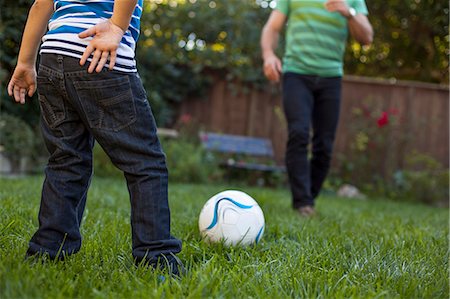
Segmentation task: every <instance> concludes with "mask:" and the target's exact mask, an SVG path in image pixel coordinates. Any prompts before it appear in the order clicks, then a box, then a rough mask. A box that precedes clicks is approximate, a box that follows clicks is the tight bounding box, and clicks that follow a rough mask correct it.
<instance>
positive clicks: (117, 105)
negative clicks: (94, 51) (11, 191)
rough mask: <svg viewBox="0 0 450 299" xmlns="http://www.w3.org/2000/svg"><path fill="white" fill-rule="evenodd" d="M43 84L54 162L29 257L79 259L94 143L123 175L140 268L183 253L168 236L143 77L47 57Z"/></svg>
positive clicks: (163, 183)
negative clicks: (90, 68)
mask: <svg viewBox="0 0 450 299" xmlns="http://www.w3.org/2000/svg"><path fill="white" fill-rule="evenodd" d="M37 81H38V95H39V102H40V107H41V129H42V135H43V138H44V141H45V144H46V147H47V149H48V151H49V153H50V157H49V160H48V164H47V166H46V168H45V180H44V183H43V188H42V197H41V206H40V210H39V229H38V230H37V232H36V233H35V234H34V235H33V237H32V238H31V241H30V243H29V248H28V251H27V255H34V254H36V253H40V254H42V253H45V254H48V255H49V256H50V257H51V258H60V259H61V258H63V257H64V256H65V255H70V254H73V253H76V252H77V251H79V249H80V247H81V234H80V225H81V220H82V216H83V211H84V207H85V204H86V196H87V191H88V188H89V184H90V181H91V177H92V173H93V168H92V148H93V145H94V140H96V141H97V142H98V143H99V144H100V145H101V147H102V148H103V149H104V151H105V152H106V153H107V155H108V156H109V158H110V159H111V161H112V163H113V164H114V165H115V166H116V167H118V168H119V169H120V170H121V171H123V173H124V176H125V179H126V183H127V186H128V191H129V194H130V201H131V229H132V254H133V257H134V258H135V261H136V262H141V261H142V260H144V262H150V263H156V262H157V261H158V259H160V258H163V257H164V258H169V259H171V257H173V254H175V253H178V252H180V251H181V241H180V240H178V239H176V238H174V237H172V236H171V235H170V210H169V205H168V198H167V193H168V190H167V188H168V171H167V167H166V162H165V155H164V153H163V151H162V149H161V145H160V143H159V140H158V137H157V135H156V124H155V120H154V118H153V114H152V112H151V109H150V106H149V103H148V101H147V98H146V93H145V90H144V88H143V86H142V83H141V80H140V78H139V75H138V74H137V73H122V72H117V71H108V70H106V69H104V70H103V71H102V72H100V73H92V74H89V73H88V72H87V66H83V67H82V66H80V65H79V59H75V58H71V57H68V56H62V55H56V54H44V55H42V56H41V62H40V65H39V71H38V77H37ZM111 229H114V228H111Z"/></svg>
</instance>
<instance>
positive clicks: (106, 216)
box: [0, 177, 449, 299]
mask: <svg viewBox="0 0 450 299" xmlns="http://www.w3.org/2000/svg"><path fill="white" fill-rule="evenodd" d="M41 182H42V178H41V177H30V178H22V179H0V211H1V215H2V217H1V218H0V298H4V299H9V298H249V297H251V298H287V297H298V298H351V297H354V298H448V297H449V281H448V261H449V254H448V253H449V250H448V232H449V229H448V221H449V220H448V211H447V210H443V209H437V208H433V207H428V206H423V205H414V204H406V203H396V202H391V201H387V200H372V201H358V200H346V199H339V198H335V197H322V198H320V200H319V201H318V211H319V212H320V216H319V217H317V218H315V219H303V218H300V217H299V216H298V215H297V214H296V213H294V212H293V211H292V210H291V209H290V199H289V193H288V191H287V190H272V189H264V188H245V189H244V190H245V191H246V192H247V193H249V194H250V195H252V196H253V197H254V198H255V199H257V201H258V202H259V203H260V205H261V208H262V209H263V211H264V213H265V218H266V231H265V234H264V236H263V238H262V241H261V243H260V244H258V245H257V246H255V247H248V248H225V247H223V246H222V245H220V244H219V245H214V246H209V245H207V244H205V243H203V242H202V240H201V238H200V236H199V233H198V228H197V219H198V214H199V212H200V209H201V207H202V205H203V204H204V202H205V201H206V200H207V199H208V198H209V197H210V196H212V195H213V194H215V193H217V192H219V191H222V190H224V189H231V188H233V186H229V185H228V186H226V185H223V186H206V185H180V184H171V185H170V204H171V210H172V232H173V234H174V235H175V236H177V237H179V238H181V239H182V240H183V246H184V248H183V251H182V252H181V253H180V255H179V257H180V258H181V259H182V260H183V261H184V263H185V265H186V266H187V268H188V270H189V272H188V274H187V275H186V276H185V277H184V278H183V279H182V280H173V279H168V280H166V281H165V282H163V283H161V282H158V279H157V274H158V273H155V272H153V271H149V270H146V269H145V268H142V267H140V268H135V267H134V266H133V261H132V257H131V236H130V225H129V201H128V194H127V192H126V186H125V183H124V181H121V180H112V179H110V180H109V179H94V181H93V184H92V186H91V189H90V193H89V197H88V204H87V207H86V212H85V215H84V220H83V225H82V234H83V236H84V240H83V247H82V250H81V251H80V252H79V253H78V254H76V255H74V256H73V257H70V258H69V259H68V260H66V261H65V262H47V263H35V264H33V263H29V262H25V261H24V260H23V257H24V253H25V251H26V248H27V243H28V240H29V239H30V237H31V235H32V234H33V233H34V231H35V229H36V228H37V212H38V208H39V195H40V188H41Z"/></svg>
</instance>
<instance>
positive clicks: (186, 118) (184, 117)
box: [180, 114, 192, 125]
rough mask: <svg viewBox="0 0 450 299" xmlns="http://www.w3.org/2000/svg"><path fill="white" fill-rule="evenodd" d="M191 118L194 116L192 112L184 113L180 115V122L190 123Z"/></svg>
mask: <svg viewBox="0 0 450 299" xmlns="http://www.w3.org/2000/svg"><path fill="white" fill-rule="evenodd" d="M191 120H192V116H191V115H190V114H183V115H181V117H180V123H182V124H184V125H185V124H188V123H190V122H191Z"/></svg>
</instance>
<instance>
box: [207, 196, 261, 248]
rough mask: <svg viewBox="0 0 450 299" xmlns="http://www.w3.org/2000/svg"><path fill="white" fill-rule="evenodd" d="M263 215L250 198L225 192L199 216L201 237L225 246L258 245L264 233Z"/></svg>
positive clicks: (211, 201)
mask: <svg viewBox="0 0 450 299" xmlns="http://www.w3.org/2000/svg"><path fill="white" fill-rule="evenodd" d="M264 225H265V223H264V214H263V211H262V210H261V208H260V207H259V205H258V203H257V202H256V201H255V200H254V199H253V198H252V197H251V196H249V195H248V194H246V193H244V192H242V191H237V190H226V191H223V192H220V193H218V194H216V195H214V196H213V197H211V198H210V199H209V200H208V201H207V202H206V203H205V205H204V206H203V209H202V211H201V212H200V216H199V220H198V226H199V229H200V234H201V235H202V236H203V237H204V238H205V240H206V241H208V242H221V241H224V244H225V245H250V244H254V243H258V242H259V240H260V239H261V237H262V235H263V233H264Z"/></svg>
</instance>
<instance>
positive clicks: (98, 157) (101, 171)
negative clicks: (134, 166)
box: [94, 143, 123, 177]
mask: <svg viewBox="0 0 450 299" xmlns="http://www.w3.org/2000/svg"><path fill="white" fill-rule="evenodd" d="M94 173H95V175H98V176H100V177H123V175H122V172H121V171H120V170H119V169H118V168H117V167H116V166H114V164H113V163H112V162H111V159H110V158H109V157H108V155H107V154H106V153H105V151H104V150H103V149H102V147H101V146H100V145H99V144H98V143H95V146H94Z"/></svg>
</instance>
